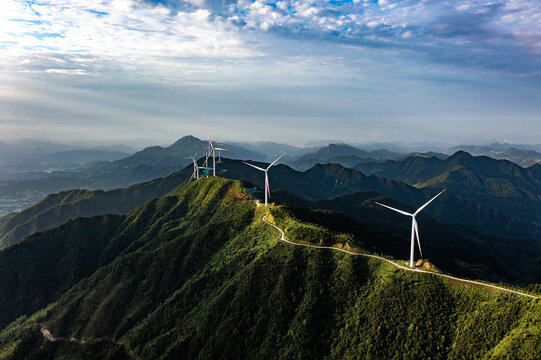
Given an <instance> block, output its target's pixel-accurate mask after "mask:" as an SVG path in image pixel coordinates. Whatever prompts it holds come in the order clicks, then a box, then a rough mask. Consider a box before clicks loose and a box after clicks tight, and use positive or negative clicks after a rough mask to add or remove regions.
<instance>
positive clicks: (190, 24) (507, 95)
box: [0, 0, 541, 143]
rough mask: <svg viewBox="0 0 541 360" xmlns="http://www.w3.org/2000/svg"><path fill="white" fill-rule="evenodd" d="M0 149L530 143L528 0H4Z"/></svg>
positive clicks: (539, 50) (532, 71) (535, 31)
mask: <svg viewBox="0 0 541 360" xmlns="http://www.w3.org/2000/svg"><path fill="white" fill-rule="evenodd" d="M2 7H3V9H2V12H1V13H0V50H1V51H2V57H1V58H0V139H5V138H21V137H45V138H51V139H54V140H79V139H81V140H98V139H99V140H102V139H103V140H108V139H109V140H116V139H118V140H122V139H131V138H148V139H154V140H156V141H159V142H163V143H166V142H169V141H173V140H174V139H176V138H178V137H180V136H182V135H185V134H187V133H191V134H194V135H199V136H202V135H203V134H204V133H205V131H206V130H209V131H211V132H212V133H213V134H215V136H217V137H220V138H223V139H229V140H247V139H248V140H262V139H265V140H280V141H284V142H290V143H302V142H303V141H310V140H320V139H342V140H344V141H349V142H371V141H400V142H413V141H441V142H448V143H463V142H470V143H473V142H476V143H477V142H486V141H494V140H497V141H511V142H541V140H539V139H538V136H539V134H541V101H539V99H541V57H540V55H541V3H540V2H539V1H534V0H509V1H479V0H476V1H472V0H470V1H461V0H459V1H439V0H432V1H428V0H424V1H420V0H400V1H396V0H395V1H393V0H369V1H366V0H353V1H287V0H285V1H279V2H265V1H251V0H250V1H248V0H239V1H235V0H221V1H210V0H190V1H179V0H98V1H92V2H89V1H87V0H85V1H83V0H56V1H52V0H41V1H34V0H28V1H20V0H3V4H2Z"/></svg>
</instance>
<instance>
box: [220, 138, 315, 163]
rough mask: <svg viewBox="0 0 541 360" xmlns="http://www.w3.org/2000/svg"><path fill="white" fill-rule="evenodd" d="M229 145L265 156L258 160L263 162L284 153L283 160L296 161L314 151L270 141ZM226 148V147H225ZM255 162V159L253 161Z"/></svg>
mask: <svg viewBox="0 0 541 360" xmlns="http://www.w3.org/2000/svg"><path fill="white" fill-rule="evenodd" d="M229 145H236V146H240V147H243V148H245V149H248V150H252V151H256V152H257V153H259V154H265V156H266V158H265V159H258V160H263V161H272V160H274V159H276V158H277V157H278V156H280V155H282V154H283V153H286V157H285V158H284V159H289V160H291V159H296V158H297V157H299V156H301V155H303V154H305V153H308V152H311V151H314V149H315V148H312V147H311V148H306V147H298V146H293V145H288V144H282V143H276V142H272V141H257V142H234V143H230V144H228V146H229ZM226 147H227V146H226ZM253 160H256V159H253Z"/></svg>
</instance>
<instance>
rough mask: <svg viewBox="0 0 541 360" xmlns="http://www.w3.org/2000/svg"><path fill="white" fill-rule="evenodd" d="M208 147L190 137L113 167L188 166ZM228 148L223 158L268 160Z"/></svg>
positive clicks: (139, 153)
mask: <svg viewBox="0 0 541 360" xmlns="http://www.w3.org/2000/svg"><path fill="white" fill-rule="evenodd" d="M207 146H208V144H207V142H206V141H203V140H200V139H198V138H196V137H194V136H191V135H188V136H184V137H182V138H181V139H179V140H177V141H176V142H174V143H173V144H171V145H170V146H168V147H165V148H164V147H161V146H153V147H149V148H146V149H143V150H141V151H139V152H137V153H135V154H133V155H132V156H130V157H127V158H125V159H122V160H120V161H117V162H114V163H113V164H111V166H118V167H124V166H134V165H140V164H145V165H162V166H175V165H178V164H183V165H187V164H189V163H191V160H190V159H189V157H191V156H194V154H195V153H198V154H199V156H198V157H201V156H204V154H205V152H204V148H205V147H207ZM226 148H227V150H228V151H227V152H225V151H224V152H223V153H222V156H223V157H227V158H230V159H244V160H246V159H252V160H266V156H265V155H263V154H261V153H259V152H256V151H252V150H248V149H245V148H242V147H240V146H236V145H227V146H226ZM186 158H188V159H186Z"/></svg>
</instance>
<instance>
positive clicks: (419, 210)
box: [413, 189, 447, 215]
mask: <svg viewBox="0 0 541 360" xmlns="http://www.w3.org/2000/svg"><path fill="white" fill-rule="evenodd" d="M445 190H447V189H443V190H442V191H441V192H440V193H439V194H438V195H436V196H434V197H433V198H432V199H430V200H429V201H428V202H427V203H426V204H424V205H423V206H421V207H420V208H419V209H417V211H416V212H414V213H413V215H417V214H418V213H420V212H421V211H422V210H423V209H424V208H425V207H426V206H427V205H428V204H430V203H431V202H432V201H434V200H435V199H436V198H437V197H438V196H440V195H441V194H443V192H444V191H445Z"/></svg>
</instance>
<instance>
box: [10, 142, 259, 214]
mask: <svg viewBox="0 0 541 360" xmlns="http://www.w3.org/2000/svg"><path fill="white" fill-rule="evenodd" d="M206 145H207V143H206V141H202V140H199V139H197V138H195V137H193V136H185V137H183V138H181V139H179V140H178V141H176V142H175V143H173V144H171V145H170V146H168V147H160V146H154V147H148V148H145V149H143V150H141V151H139V152H137V153H135V154H133V155H131V156H128V157H125V158H122V159H120V160H116V161H112V162H111V161H100V162H95V163H93V164H92V166H85V167H81V168H79V169H76V170H73V171H66V170H64V171H55V172H52V173H47V174H40V176H38V177H37V178H32V177H30V178H29V179H20V180H16V181H15V180H12V181H0V216H1V215H4V214H6V213H8V212H12V211H15V210H18V209H21V208H25V207H27V206H29V205H30V204H32V203H35V202H37V201H39V200H40V199H42V198H43V197H44V196H46V195H47V194H50V193H54V192H60V191H64V190H68V189H77V188H84V189H89V190H92V189H105V190H109V189H114V188H123V187H127V186H130V185H133V184H137V183H141V182H146V181H150V180H153V179H156V178H160V177H164V176H167V175H170V174H172V173H174V172H176V171H178V170H180V169H181V168H182V167H184V166H186V165H188V164H189V163H191V160H190V159H187V157H190V156H193V155H194V154H195V153H196V152H197V153H198V157H201V156H204V149H203V146H206ZM227 149H228V151H223V152H222V154H221V156H223V157H229V158H233V159H235V158H241V159H253V160H264V159H265V158H266V156H265V155H263V154H260V153H257V152H255V151H251V150H247V149H244V148H242V147H239V146H235V145H231V146H227Z"/></svg>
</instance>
